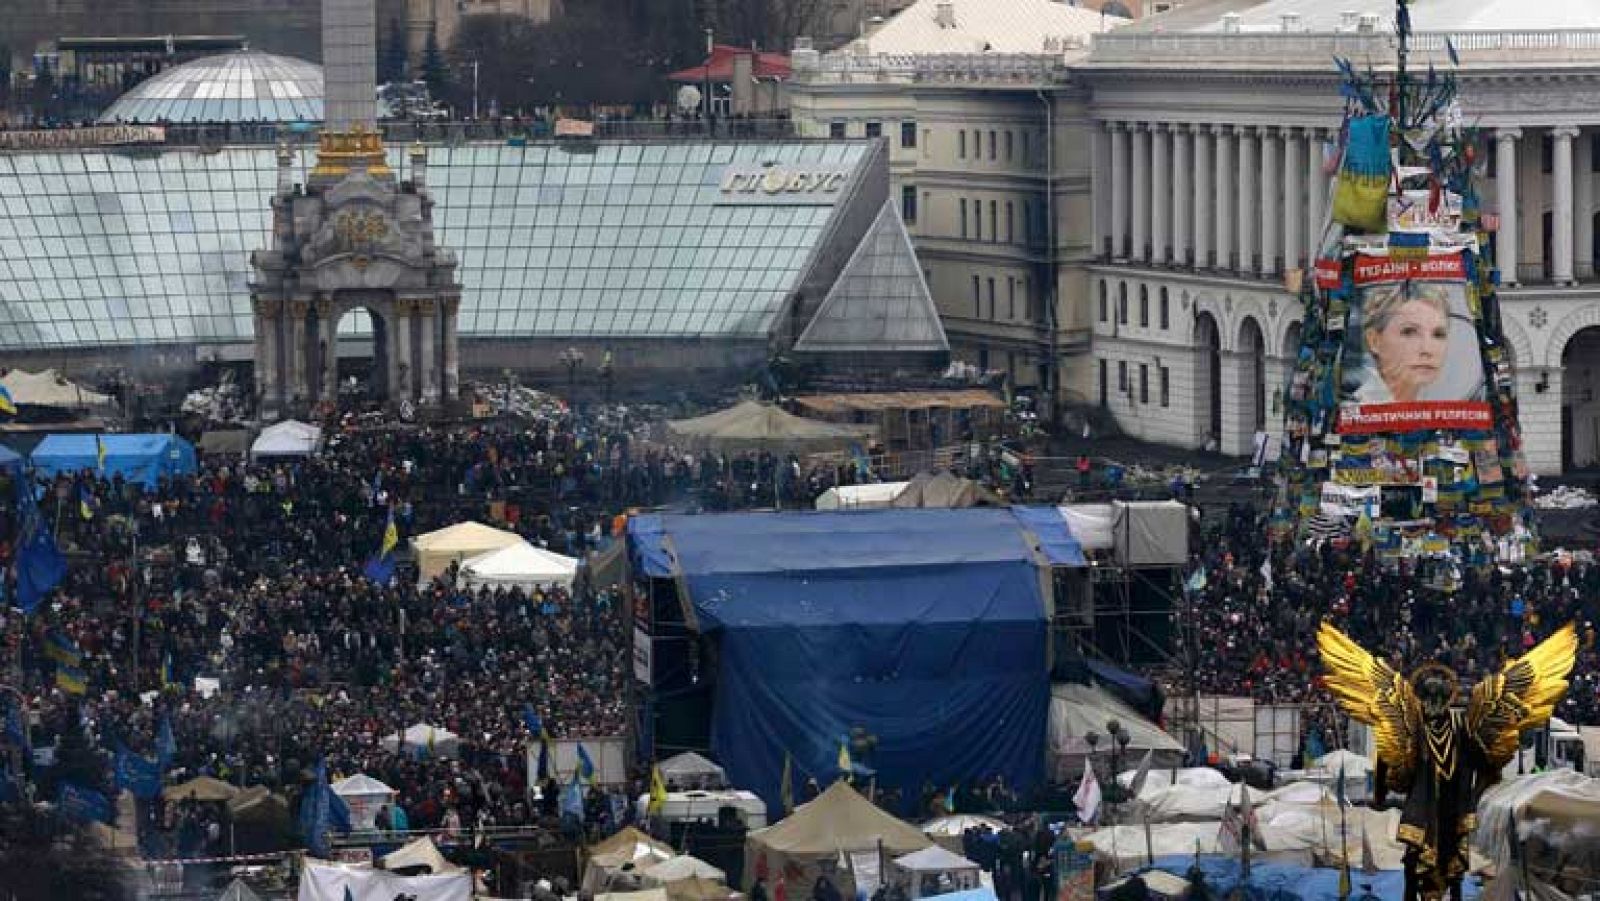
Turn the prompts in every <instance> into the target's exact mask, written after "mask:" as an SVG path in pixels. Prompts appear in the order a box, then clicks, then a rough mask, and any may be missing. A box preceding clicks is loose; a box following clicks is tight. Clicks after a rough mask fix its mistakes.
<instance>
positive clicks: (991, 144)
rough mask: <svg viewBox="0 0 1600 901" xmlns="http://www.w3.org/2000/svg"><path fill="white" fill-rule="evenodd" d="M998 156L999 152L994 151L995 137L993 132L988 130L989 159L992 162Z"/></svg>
mask: <svg viewBox="0 0 1600 901" xmlns="http://www.w3.org/2000/svg"><path fill="white" fill-rule="evenodd" d="M999 158H1000V157H999V154H998V153H997V152H996V141H995V138H994V132H992V131H991V132H989V160H990V161H991V162H992V161H994V160H997V159H999Z"/></svg>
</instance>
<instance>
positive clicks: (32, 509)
mask: <svg viewBox="0 0 1600 901" xmlns="http://www.w3.org/2000/svg"><path fill="white" fill-rule="evenodd" d="M16 481H17V513H18V514H19V517H20V519H21V522H22V528H21V529H19V530H18V536H17V608H18V609H19V610H21V611H22V612H23V614H24V615H27V614H31V613H33V611H34V610H36V609H38V607H39V604H40V603H41V602H42V601H43V600H44V598H45V595H47V594H49V593H50V590H51V589H52V588H55V587H56V586H57V585H59V584H61V580H62V579H63V578H65V577H66V575H67V559H66V558H65V557H63V556H61V549H60V548H58V547H56V539H55V536H53V535H51V534H50V529H49V527H47V526H46V525H45V522H44V517H43V516H42V515H40V513H39V504H38V502H37V501H36V500H35V499H34V496H33V487H32V484H31V483H30V481H29V480H28V479H27V478H25V477H24V478H19V479H17V480H16Z"/></svg>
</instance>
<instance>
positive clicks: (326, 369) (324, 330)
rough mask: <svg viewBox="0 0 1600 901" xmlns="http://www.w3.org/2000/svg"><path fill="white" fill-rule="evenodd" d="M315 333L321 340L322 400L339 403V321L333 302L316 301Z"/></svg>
mask: <svg viewBox="0 0 1600 901" xmlns="http://www.w3.org/2000/svg"><path fill="white" fill-rule="evenodd" d="M317 331H318V335H319V337H321V339H322V399H323V400H325V401H328V402H329V403H332V404H334V405H338V403H339V321H338V320H337V319H335V318H334V316H333V301H330V300H319V301H317Z"/></svg>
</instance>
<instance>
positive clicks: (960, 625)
mask: <svg viewBox="0 0 1600 901" xmlns="http://www.w3.org/2000/svg"><path fill="white" fill-rule="evenodd" d="M1054 522H1055V523H1057V524H1059V525H1058V526H1052V529H1053V530H1054V531H1053V532H1052V534H1051V535H1050V536H1048V538H1046V537H1044V536H1040V535H1038V534H1037V528H1038V527H1039V526H1038V525H1037V524H1036V523H1025V522H1024V521H1023V520H1022V519H1021V518H1019V517H1018V516H1017V515H1016V513H1015V512H1014V511H1012V510H1006V509H977V508H975V509H966V510H939V509H888V510H873V511H850V512H845V513H836V512H816V513H752V514H727V515H710V516H681V515H652V516H640V517H635V518H634V519H633V520H632V521H630V522H629V524H628V538H629V546H630V551H631V553H632V556H633V560H634V562H635V566H636V570H637V571H639V572H642V573H644V574H646V575H649V576H651V577H655V578H672V579H676V580H678V583H679V584H680V585H682V586H684V587H685V588H686V590H687V592H688V597H687V598H686V599H685V600H686V601H687V603H686V607H687V608H688V612H689V613H690V615H691V616H692V618H693V621H694V624H695V627H696V628H697V629H698V631H700V632H701V633H702V634H704V635H708V636H714V637H715V638H716V639H717V640H718V642H719V645H720V654H719V655H718V660H719V661H720V663H719V666H720V670H719V672H718V674H717V676H716V694H715V697H714V699H713V711H712V723H711V750H712V751H713V753H714V754H715V756H716V758H717V759H718V760H723V761H727V762H728V767H727V769H728V777H729V779H730V780H731V781H732V782H733V784H735V785H738V786H740V787H743V788H749V789H751V790H753V791H756V792H757V793H758V794H760V795H761V796H762V797H763V798H765V799H766V801H767V803H768V805H769V806H776V805H777V803H778V801H779V799H780V797H781V791H780V787H779V784H780V782H781V780H782V775H781V774H782V772H783V765H784V759H785V754H786V753H787V754H789V755H792V756H793V759H794V764H795V779H796V782H797V783H798V782H800V781H802V780H804V779H805V778H807V777H815V778H816V779H817V780H818V781H819V782H821V783H822V784H824V785H826V784H828V783H829V782H831V781H832V780H833V779H834V778H835V777H836V776H837V769H838V759H839V746H840V742H841V740H842V738H843V737H844V736H845V735H847V734H848V733H849V731H850V729H851V727H853V726H862V727H865V728H866V729H867V731H868V732H870V733H872V734H873V735H876V736H877V738H878V746H877V750H876V752H875V753H874V754H873V756H872V758H871V760H870V765H871V766H872V767H873V768H874V769H876V770H877V771H878V783H879V786H880V787H890V786H894V787H899V788H901V789H902V790H903V792H904V794H905V796H906V797H908V798H915V797H916V796H917V792H918V791H919V790H920V788H921V786H922V785H923V783H924V782H925V781H931V782H932V783H933V784H935V785H937V786H940V787H941V788H948V787H949V786H951V785H953V784H956V783H958V782H966V781H969V780H972V779H974V778H980V777H989V776H993V775H995V774H1001V775H1003V776H1005V779H1006V782H1007V783H1009V784H1010V785H1012V786H1017V787H1020V788H1023V789H1026V788H1028V787H1030V786H1032V785H1033V784H1035V783H1037V782H1038V781H1039V780H1040V778H1042V775H1043V764H1044V754H1043V751H1042V750H1041V749H1042V748H1043V747H1044V741H1045V728H1046V722H1047V718H1048V706H1049V694H1050V684H1049V662H1048V660H1047V643H1046V631H1047V623H1046V619H1045V609H1046V608H1045V602H1044V595H1043V585H1044V584H1045V580H1044V579H1043V577H1042V575H1043V574H1042V573H1041V568H1040V567H1041V564H1042V563H1048V562H1049V561H1048V560H1047V559H1042V558H1041V556H1040V555H1038V554H1036V551H1035V549H1036V548H1038V547H1039V545H1040V544H1042V543H1046V542H1048V543H1050V544H1052V545H1054V546H1056V547H1058V548H1062V549H1065V550H1066V551H1067V555H1068V556H1070V555H1071V551H1077V554H1076V556H1077V559H1080V560H1081V559H1082V557H1081V550H1077V548H1076V543H1075V542H1073V541H1072V539H1071V536H1070V534H1069V533H1068V531H1067V530H1066V528H1065V524H1064V521H1063V520H1061V518H1060V517H1059V516H1058V517H1055V519H1054ZM1047 556H1055V555H1047Z"/></svg>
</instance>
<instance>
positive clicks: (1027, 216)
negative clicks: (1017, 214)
mask: <svg viewBox="0 0 1600 901" xmlns="http://www.w3.org/2000/svg"><path fill="white" fill-rule="evenodd" d="M1022 242H1023V243H1024V244H1027V245H1028V246H1030V247H1031V246H1033V201H1031V200H1024V201H1023V202H1022Z"/></svg>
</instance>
